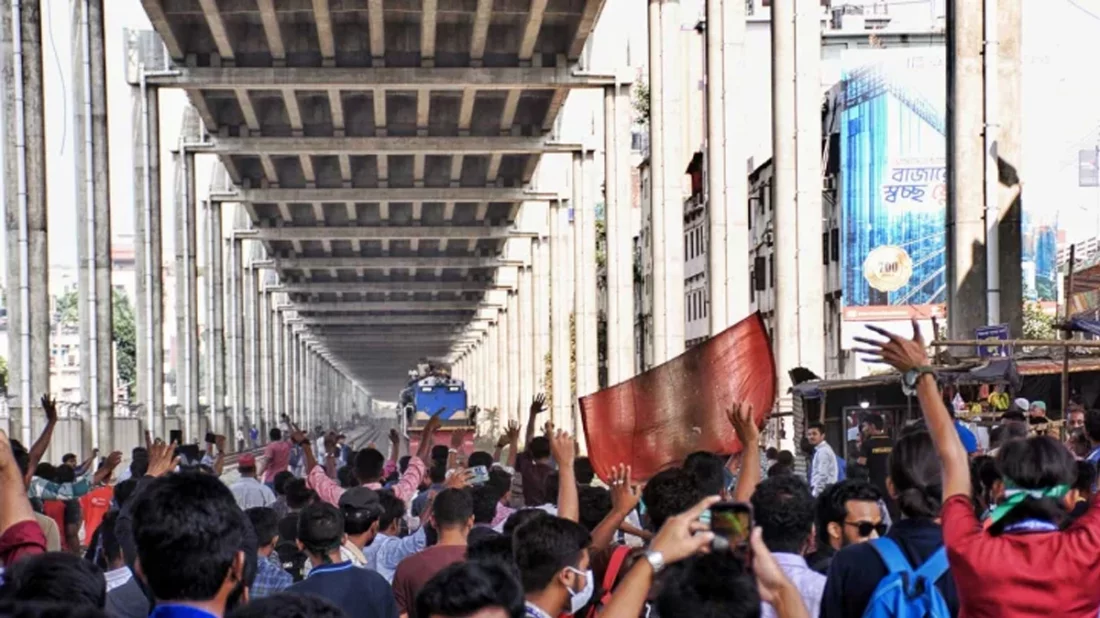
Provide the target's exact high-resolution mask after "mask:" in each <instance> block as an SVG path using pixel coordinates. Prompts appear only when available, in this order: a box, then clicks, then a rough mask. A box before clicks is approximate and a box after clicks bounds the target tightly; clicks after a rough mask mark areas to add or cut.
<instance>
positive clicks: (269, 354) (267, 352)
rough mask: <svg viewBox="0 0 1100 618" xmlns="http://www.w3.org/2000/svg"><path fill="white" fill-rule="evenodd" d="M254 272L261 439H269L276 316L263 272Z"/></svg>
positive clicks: (272, 411)
mask: <svg viewBox="0 0 1100 618" xmlns="http://www.w3.org/2000/svg"><path fill="white" fill-rule="evenodd" d="M252 273H253V277H254V279H255V281H256V285H257V289H258V295H257V296H256V301H257V303H259V304H258V307H257V312H258V313H259V318H260V345H259V348H260V371H261V376H260V410H261V414H260V424H261V430H260V433H261V434H262V436H261V439H262V440H267V437H266V436H267V431H268V429H270V428H271V427H272V426H273V425H272V421H273V420H274V419H275V418H276V417H275V415H276V412H275V346H274V345H273V344H274V343H275V341H274V337H273V326H274V324H273V322H274V319H273V317H274V316H272V314H271V293H270V292H267V291H266V290H264V289H263V283H262V279H263V272H262V271H260V270H258V269H253V271H252Z"/></svg>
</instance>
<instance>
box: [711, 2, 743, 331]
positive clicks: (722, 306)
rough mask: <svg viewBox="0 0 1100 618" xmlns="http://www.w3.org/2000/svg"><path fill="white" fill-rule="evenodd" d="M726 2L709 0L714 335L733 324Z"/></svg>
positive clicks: (712, 317) (712, 324) (712, 316)
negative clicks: (729, 270)
mask: <svg viewBox="0 0 1100 618" xmlns="http://www.w3.org/2000/svg"><path fill="white" fill-rule="evenodd" d="M730 2H733V3H736V2H737V0H730ZM726 3H727V2H726V0H706V94H707V107H706V121H707V135H706V159H705V160H706V181H707V206H706V209H707V210H706V212H707V316H708V317H709V319H710V334H711V335H712V336H713V335H717V334H718V333H720V332H722V331H723V330H725V328H726V327H727V326H729V324H730V322H729V309H728V307H727V306H726V303H727V296H726V285H727V283H728V275H727V273H726V249H727V245H726V218H727V216H728V211H729V210H730V209H728V208H726V205H727V204H729V202H728V201H727V199H726V194H725V192H726V179H725V175H726V153H725V142H726V135H725V121H726V114H725V106H726V89H725V86H724V83H723V82H724V79H725V70H724V60H725V58H724V54H723V52H724V51H725V40H724V36H725V20H724V8H725V5H726Z"/></svg>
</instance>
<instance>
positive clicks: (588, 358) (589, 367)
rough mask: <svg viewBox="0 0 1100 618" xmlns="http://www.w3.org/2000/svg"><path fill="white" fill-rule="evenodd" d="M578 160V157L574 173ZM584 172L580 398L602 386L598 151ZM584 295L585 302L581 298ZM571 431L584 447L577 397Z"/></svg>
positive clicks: (577, 221)
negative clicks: (598, 334)
mask: <svg viewBox="0 0 1100 618" xmlns="http://www.w3.org/2000/svg"><path fill="white" fill-rule="evenodd" d="M576 163H577V160H576V159H574V174H575V173H576V167H575V166H576ZM580 163H581V173H580V174H579V175H575V176H574V182H579V183H580V185H581V199H580V202H579V204H577V205H576V206H574V211H573V212H574V218H573V231H574V234H576V235H577V236H576V238H575V241H574V242H575V246H576V247H577V249H578V250H577V251H576V256H577V259H578V261H579V263H578V264H577V267H576V268H575V269H574V270H575V272H576V273H577V274H576V277H577V280H576V281H575V282H574V286H575V287H574V289H575V292H574V306H575V307H576V344H575V345H576V353H575V354H576V367H577V384H576V391H577V392H576V398H577V399H579V398H580V397H584V396H587V395H591V394H592V393H594V392H596V391H598V390H599V388H600V382H599V376H600V365H599V341H598V336H597V331H598V328H599V308H598V307H597V306H596V298H597V294H598V291H599V290H598V289H597V285H596V192H597V191H598V185H597V175H596V163H595V152H593V151H587V152H585V153H583V157H582V158H581V159H580ZM581 299H583V302H581ZM570 432H571V433H573V435H575V436H577V438H578V440H579V441H580V442H581V449H582V450H583V449H584V438H583V436H582V435H580V434H582V433H583V432H582V431H581V417H580V405H579V403H578V402H577V401H576V400H575V401H574V406H573V422H572V423H571V429H570Z"/></svg>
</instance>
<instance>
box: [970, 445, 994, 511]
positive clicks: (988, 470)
mask: <svg viewBox="0 0 1100 618" xmlns="http://www.w3.org/2000/svg"><path fill="white" fill-rule="evenodd" d="M999 480H1001V472H1000V470H998V469H997V462H996V461H994V460H993V458H992V457H990V456H989V455H978V456H977V457H974V458H973V459H971V460H970V493H971V495H972V496H974V512H975V514H976V515H977V516H978V517H979V518H980V517H982V515H984V514H985V511H986V509H988V508H989V507H990V505H991V503H992V502H993V484H994V483H995V482H997V481H999Z"/></svg>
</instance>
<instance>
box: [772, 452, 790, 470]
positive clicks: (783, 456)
mask: <svg viewBox="0 0 1100 618" xmlns="http://www.w3.org/2000/svg"><path fill="white" fill-rule="evenodd" d="M775 463H779V464H783V465H787V466H790V467H792V468H793V467H794V453H792V452H790V451H788V450H782V451H779V453H778V454H777V455H776V456H775Z"/></svg>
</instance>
